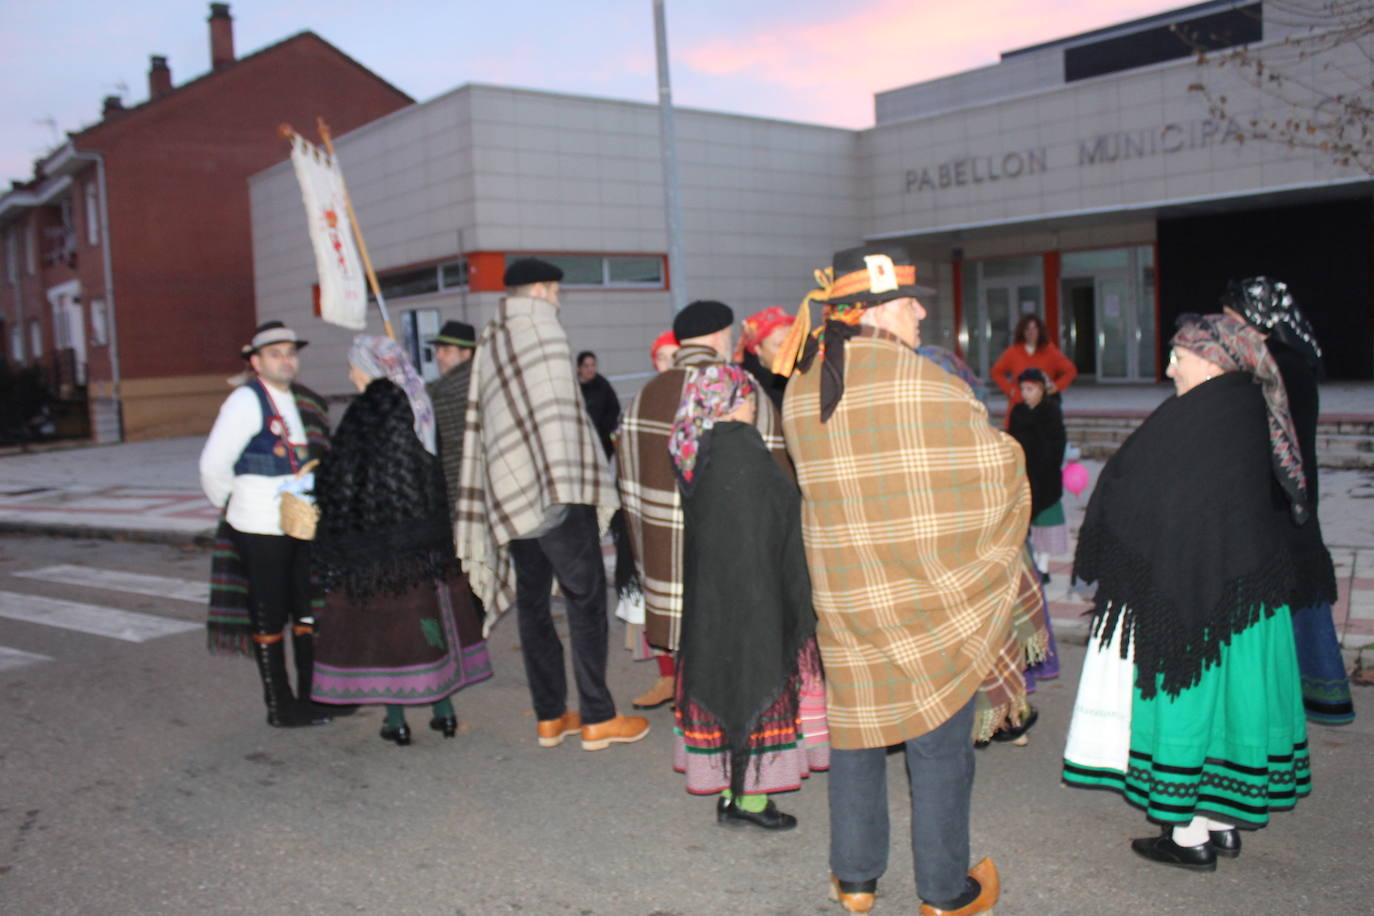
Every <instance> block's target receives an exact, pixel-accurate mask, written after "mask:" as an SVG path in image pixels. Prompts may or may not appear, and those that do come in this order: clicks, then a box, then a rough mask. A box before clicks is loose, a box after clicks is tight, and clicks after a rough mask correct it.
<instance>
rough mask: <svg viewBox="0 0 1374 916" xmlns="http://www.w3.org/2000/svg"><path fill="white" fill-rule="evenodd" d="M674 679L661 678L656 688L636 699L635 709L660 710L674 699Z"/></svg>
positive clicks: (653, 687) (656, 683)
mask: <svg viewBox="0 0 1374 916" xmlns="http://www.w3.org/2000/svg"><path fill="white" fill-rule="evenodd" d="M674 686H675V684H674V678H672V677H660V678H659V679H658V680H656V681H654V686H652V687H650V688H649V689H648V690H646V691H644V692H643V693H642V694H640V695H639V696H637V697H635V702H634V707H635V709H658V708H659V707H660V706H662V705H663V704H664V703H668V702H671V701H672V699H673V688H674Z"/></svg>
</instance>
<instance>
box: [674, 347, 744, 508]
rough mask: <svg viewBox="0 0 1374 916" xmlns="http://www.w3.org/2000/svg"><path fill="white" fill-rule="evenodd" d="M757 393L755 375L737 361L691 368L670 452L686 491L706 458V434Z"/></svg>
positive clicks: (676, 418)
mask: <svg viewBox="0 0 1374 916" xmlns="http://www.w3.org/2000/svg"><path fill="white" fill-rule="evenodd" d="M753 393H754V382H753V379H752V378H751V377H750V375H749V373H748V372H746V371H745V370H744V369H742V368H740V367H739V366H736V365H734V364H733V363H712V364H711V365H708V366H702V367H699V368H692V369H689V370H688V373H687V381H686V383H685V384H684V385H683V386H682V401H681V402H680V403H679V404H678V408H677V415H676V416H674V417H673V431H672V433H671V435H669V437H668V454H669V455H670V456H671V457H672V459H673V467H675V468H676V469H677V473H678V477H679V478H680V479H681V481H682V488H683V489H684V490H685V491H686V492H688V493H691V492H692V487H693V485H694V483H695V478H696V472H697V471H698V470H700V468H701V467H703V466H704V465H705V462H706V455H705V452H704V446H703V443H702V436H703V435H704V434H705V433H706V432H707V431H708V430H710V429H711V427H713V426H715V425H716V423H717V421H719V420H720V419H721V418H722V417H726V416H728V415H730V414H731V413H734V412H735V410H737V409H738V408H739V406H740V405H741V404H743V403H744V402H745V401H746V400H747V399H748V398H749V397H750V396H751V395H753Z"/></svg>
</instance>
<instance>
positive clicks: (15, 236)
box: [5, 229, 19, 286]
mask: <svg viewBox="0 0 1374 916" xmlns="http://www.w3.org/2000/svg"><path fill="white" fill-rule="evenodd" d="M5 279H6V280H8V281H9V284H10V286H18V285H19V230H18V229H10V230H9V231H8V232H6V233H5Z"/></svg>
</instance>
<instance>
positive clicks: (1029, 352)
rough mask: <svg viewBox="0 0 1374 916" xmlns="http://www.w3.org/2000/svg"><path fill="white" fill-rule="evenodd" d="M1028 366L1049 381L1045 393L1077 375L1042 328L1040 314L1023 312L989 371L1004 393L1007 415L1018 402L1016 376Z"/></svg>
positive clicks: (1059, 388) (1056, 392) (1060, 386)
mask: <svg viewBox="0 0 1374 916" xmlns="http://www.w3.org/2000/svg"><path fill="white" fill-rule="evenodd" d="M1027 369H1039V370H1040V371H1041V372H1043V373H1045V377H1046V378H1047V379H1049V383H1048V384H1047V385H1045V394H1046V395H1051V394H1058V393H1059V392H1061V391H1063V390H1064V389H1065V388H1068V387H1069V385H1070V383H1072V382H1073V380H1074V379H1075V378H1077V377H1078V368H1077V367H1076V366H1074V364H1073V362H1072V361H1071V360H1070V359H1069V358H1068V357H1067V356H1065V355H1064V354H1063V353H1060V352H1059V348H1058V347H1056V346H1055V345H1054V343H1053V342H1051V340H1050V335H1049V334H1048V333H1046V331H1045V322H1043V321H1041V320H1040V316H1039V315H1023V316H1022V317H1021V320H1020V321H1018V322H1016V330H1015V331H1013V332H1012V335H1011V346H1010V347H1007V349H1006V350H1005V351H1003V353H1002V355H1001V356H999V357H997V362H995V363H993V364H992V369H991V370H990V371H989V374H990V375H991V376H992V380H993V381H994V382H996V383H997V387H998V388H1001V389H1002V393H1003V394H1005V395H1006V396H1007V416H1008V417H1010V416H1011V409H1012V408H1013V407H1015V406H1016V405H1017V404H1019V403H1021V387H1020V386H1019V385H1018V384H1017V382H1016V379H1017V378H1018V377H1019V376H1020V375H1021V373H1022V372H1024V371H1026V370H1027Z"/></svg>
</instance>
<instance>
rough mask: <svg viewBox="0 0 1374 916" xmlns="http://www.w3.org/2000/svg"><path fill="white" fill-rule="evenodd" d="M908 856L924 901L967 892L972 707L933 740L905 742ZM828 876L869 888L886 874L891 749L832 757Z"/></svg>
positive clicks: (839, 752)
mask: <svg viewBox="0 0 1374 916" xmlns="http://www.w3.org/2000/svg"><path fill="white" fill-rule="evenodd" d="M904 748H905V751H906V772H907V779H908V781H909V782H910V784H911V854H912V858H913V859H914V860H915V864H916V888H917V892H918V893H919V894H920V896H921V899H923V900H925V901H926V902H928V903H933V904H941V903H946V902H948V901H951V900H954V899H956V898H957V897H958V896H959V895H960V894H962V893H963V892H964V877H965V875H967V873H968V868H969V849H968V843H969V841H968V819H969V802H970V798H971V796H972V794H973V766H974V758H973V753H974V752H973V701H972V700H969V702H968V703H967V704H966V705H965V706H964V708H963V709H960V710H959V711H958V712H957V713H955V714H954V715H953V716H952V717H950V718H949V719H948V720H947V721H945V722H944V724H942V725H941V726H940V727H939V728H937V729H935V730H934V731H932V732H929V733H927V734H924V735H921V736H920V737H919V738H912V739H911V740H910V741H907V742H905V745H904ZM829 791H830V871H831V874H833V875H834V876H835V877H836V878H839V879H840V880H841V881H867V880H869V879H871V878H878V877H881V876H882V874H883V873H884V872H885V871H887V851H888V817H887V748H883V747H873V748H863V749H861V750H849V751H842V750H836V749H834V748H832V749H831V751H830V781H829Z"/></svg>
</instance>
